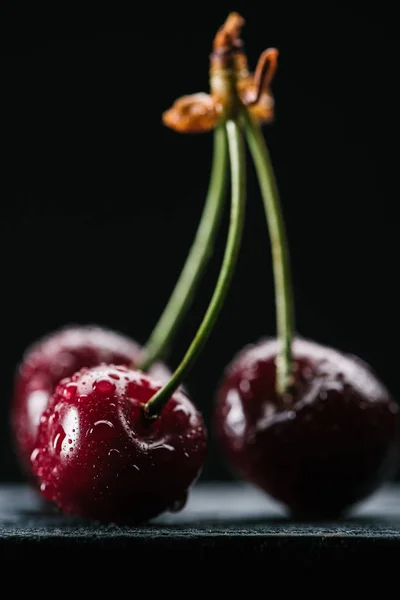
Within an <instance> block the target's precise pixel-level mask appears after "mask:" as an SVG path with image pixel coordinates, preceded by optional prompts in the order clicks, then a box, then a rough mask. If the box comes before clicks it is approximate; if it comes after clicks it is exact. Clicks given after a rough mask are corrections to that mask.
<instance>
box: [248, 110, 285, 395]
mask: <svg viewBox="0 0 400 600" xmlns="http://www.w3.org/2000/svg"><path fill="white" fill-rule="evenodd" d="M242 114H243V121H244V129H245V134H246V139H247V142H248V145H249V148H250V152H251V155H252V158H253V161H254V166H255V170H256V173H257V177H258V181H259V185H260V190H261V195H262V197H263V201H264V210H265V215H266V219H267V224H268V229H269V236H270V242H271V252H272V264H273V272H274V282H275V310H276V321H277V337H278V341H279V351H278V356H277V366H276V369H277V376H276V390H277V393H278V395H279V396H283V395H284V394H285V393H286V392H287V391H289V390H290V388H291V387H292V385H293V365H292V341H293V335H294V321H295V320H294V303H293V291H292V283H291V274H290V261H289V250H288V243H287V239H286V231H285V222H284V219H283V214H282V210H281V205H280V199H279V192H278V187H277V183H276V180H275V175H274V170H273V167H272V163H271V159H270V155H269V151H268V148H267V145H266V143H265V139H264V136H263V134H262V131H261V129H260V127H259V125H257V124H256V123H255V122H254V120H253V118H252V116H251V115H250V113H249V112H248V110H243V111H242Z"/></svg>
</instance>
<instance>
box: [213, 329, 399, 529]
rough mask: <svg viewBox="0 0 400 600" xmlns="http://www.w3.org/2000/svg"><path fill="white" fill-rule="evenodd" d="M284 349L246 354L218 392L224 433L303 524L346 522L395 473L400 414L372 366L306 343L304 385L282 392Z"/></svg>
mask: <svg viewBox="0 0 400 600" xmlns="http://www.w3.org/2000/svg"><path fill="white" fill-rule="evenodd" d="M276 355H277V342H276V341H275V340H266V341H262V342H260V343H259V344H255V345H254V346H249V347H247V348H245V349H244V350H243V351H242V352H241V353H239V355H238V356H237V357H236V358H235V359H234V360H233V361H232V363H231V364H230V365H229V367H228V369H227V371H226V374H225V377H224V379H223V381H222V382H221V385H220V387H219V389H218V393H217V402H216V410H215V431H216V434H217V436H218V438H219V441H220V443H221V445H222V447H223V449H224V451H225V453H226V456H227V457H228V459H229V461H230V463H231V464H232V466H233V467H234V468H235V469H236V471H237V472H238V473H239V474H241V475H242V476H243V477H244V478H246V479H247V480H249V481H251V482H252V483H254V484H255V485H257V486H258V487H260V488H262V489H263V490H264V491H266V492H267V493H268V494H270V495H271V496H272V497H273V498H275V499H276V500H278V501H279V502H281V503H283V505H285V506H286V507H287V508H288V509H289V511H290V512H291V513H292V514H294V515H296V516H300V517H308V516H310V517H313V518H315V517H324V516H337V515H339V514H340V513H342V512H343V511H345V510H346V509H348V508H349V507H350V506H352V505H353V504H354V503H356V502H358V501H361V500H362V499H363V498H365V497H366V496H367V495H369V494H370V493H371V492H372V491H374V490H375V489H376V487H377V486H378V485H379V484H380V483H381V482H382V481H383V480H384V479H385V477H387V476H388V475H389V474H390V472H391V468H392V467H393V466H394V459H395V456H396V444H397V442H396V439H397V431H398V419H399V417H398V407H397V404H396V403H395V402H394V401H393V400H392V399H391V397H390V395H389V393H388V391H387V390H386V389H385V387H384V386H383V385H382V384H381V383H380V382H379V381H378V380H377V378H376V376H375V375H374V374H373V372H372V371H371V369H370V368H369V366H368V365H366V364H365V363H363V362H362V361H360V360H359V359H358V358H356V357H353V356H349V355H344V354H341V353H339V352H337V351H336V350H333V349H332V348H328V347H326V346H322V345H319V344H316V343H314V342H311V341H308V340H305V339H300V338H296V339H295V340H294V342H293V361H294V378H295V385H294V389H293V392H292V393H288V394H286V395H285V396H283V397H279V396H278V395H277V393H276V391H275V389H276V382H275V374H276V362H275V361H276Z"/></svg>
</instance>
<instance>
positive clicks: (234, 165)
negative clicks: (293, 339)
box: [144, 119, 246, 418]
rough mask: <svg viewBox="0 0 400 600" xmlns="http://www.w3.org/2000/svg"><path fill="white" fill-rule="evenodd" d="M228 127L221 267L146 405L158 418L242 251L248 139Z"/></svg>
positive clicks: (204, 335)
mask: <svg viewBox="0 0 400 600" xmlns="http://www.w3.org/2000/svg"><path fill="white" fill-rule="evenodd" d="M225 127H226V133H227V138H228V149H229V159H230V170H231V211H230V223H229V231H228V238H227V243H226V247H225V253H224V257H223V261H222V265H221V270H220V273H219V277H218V281H217V284H216V286H215V290H214V293H213V296H212V298H211V301H210V304H209V306H208V309H207V312H206V314H205V316H204V318H203V321H202V323H201V324H200V327H199V329H198V330H197V333H196V336H195V338H194V340H193V342H192V343H191V345H190V346H189V349H188V351H187V352H186V354H185V356H184V358H183V359H182V361H181V363H180V365H179V366H178V368H177V369H176V370H175V372H174V373H173V374H172V376H171V378H170V380H169V381H168V382H167V383H166V384H165V385H164V386H163V387H162V388H161V389H160V390H159V391H158V392H157V393H156V394H155V395H154V396H153V397H152V398H151V399H150V400H149V401H148V402H147V404H145V405H144V414H145V416H146V417H148V418H154V417H156V416H157V415H159V414H160V412H161V410H162V408H163V407H164V405H165V404H166V403H167V402H168V400H169V399H170V397H171V395H172V394H173V393H174V392H175V390H177V389H178V387H179V386H180V385H181V383H182V382H183V380H184V379H185V377H186V376H187V374H188V372H189V370H190V369H191V368H192V367H193V365H194V363H195V361H196V359H197V357H198V356H199V354H200V353H201V351H202V349H203V347H204V345H205V343H206V341H207V339H208V338H209V336H210V334H211V331H212V329H213V326H214V325H215V323H216V321H217V318H218V315H219V312H220V310H221V308H222V306H223V304H224V301H225V298H226V295H227V292H228V289H229V286H230V282H231V279H232V276H233V273H234V270H235V266H236V262H237V258H238V255H239V249H240V244H241V239H242V231H243V224H244V215H245V203H246V182H245V179H246V166H245V154H244V143H243V138H242V133H241V130H240V127H239V125H238V123H237V122H236V120H234V119H233V120H231V119H229V120H227V121H226V124H225Z"/></svg>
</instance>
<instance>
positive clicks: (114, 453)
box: [108, 448, 121, 458]
mask: <svg viewBox="0 0 400 600" xmlns="http://www.w3.org/2000/svg"><path fill="white" fill-rule="evenodd" d="M108 456H110V457H112V458H117V457H118V456H121V452H120V451H119V450H117V449H116V448H111V450H109V451H108Z"/></svg>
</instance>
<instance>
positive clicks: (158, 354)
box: [136, 125, 228, 371]
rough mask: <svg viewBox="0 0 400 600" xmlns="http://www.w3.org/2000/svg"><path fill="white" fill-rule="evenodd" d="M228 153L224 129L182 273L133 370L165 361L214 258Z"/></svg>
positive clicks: (217, 136) (221, 128) (217, 139)
mask: <svg viewBox="0 0 400 600" xmlns="http://www.w3.org/2000/svg"><path fill="white" fill-rule="evenodd" d="M227 170H228V152H227V141H226V132H225V127H224V126H223V125H220V126H219V127H217V128H216V130H215V132H214V152H213V161H212V166H211V176H210V185H209V189H208V193H207V198H206V202H205V205H204V209H203V214H202V217H201V221H200V224H199V227H198V230H197V233H196V237H195V239H194V242H193V245H192V247H191V249H190V252H189V254H188V256H187V259H186V262H185V265H184V267H183V270H182V272H181V274H180V276H179V279H178V281H177V282H176V284H175V288H174V290H173V292H172V294H171V296H170V299H169V301H168V303H167V305H166V306H165V308H164V310H163V313H162V315H161V317H160V318H159V320H158V322H157V324H156V326H155V327H154V329H153V332H152V334H151V335H150V337H149V339H148V341H147V343H146V344H145V347H144V350H143V359H142V361H141V363H140V364H139V365H136V368H139V369H142V370H143V371H146V370H147V369H148V368H149V367H150V366H151V364H152V363H154V362H155V361H156V360H158V359H159V358H165V356H166V354H167V352H168V347H169V346H170V344H171V343H172V341H173V339H174V336H175V334H176V333H177V331H178V328H179V326H180V324H181V322H182V320H183V318H184V316H185V315H186V313H187V312H188V310H189V308H190V305H191V303H192V301H193V299H194V296H195V292H196V289H197V287H198V284H199V283H200V280H201V277H202V275H203V273H204V271H205V268H206V266H207V263H208V261H209V260H210V258H211V256H212V254H213V246H214V240H215V238H216V234H217V231H218V227H219V224H220V222H221V217H222V213H223V208H224V205H225V197H226V188H227Z"/></svg>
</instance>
